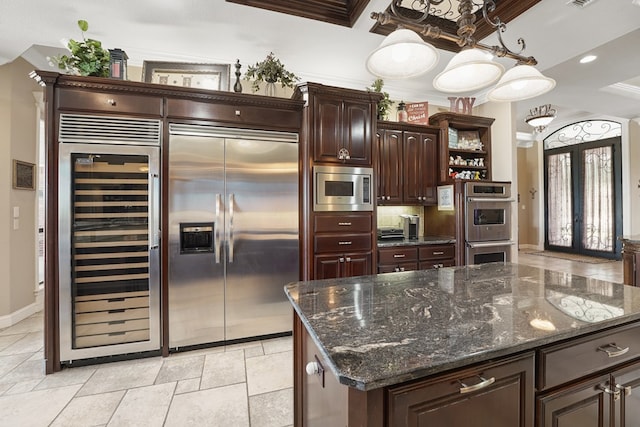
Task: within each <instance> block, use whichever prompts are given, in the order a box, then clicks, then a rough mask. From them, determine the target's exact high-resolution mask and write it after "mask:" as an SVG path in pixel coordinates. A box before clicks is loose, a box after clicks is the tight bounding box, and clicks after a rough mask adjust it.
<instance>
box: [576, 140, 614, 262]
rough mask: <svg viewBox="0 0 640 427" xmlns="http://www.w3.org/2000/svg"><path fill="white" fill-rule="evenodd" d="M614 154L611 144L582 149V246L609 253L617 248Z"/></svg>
mask: <svg viewBox="0 0 640 427" xmlns="http://www.w3.org/2000/svg"><path fill="white" fill-rule="evenodd" d="M612 155H613V150H612V148H611V146H608V147H599V148H593V149H589V150H584V152H583V157H582V161H583V169H584V172H583V173H584V177H583V180H584V198H583V206H582V209H583V222H582V245H583V247H584V248H585V249H589V250H596V251H607V252H612V251H613V249H614V240H613V239H614V231H613V226H614V218H613V202H614V200H613V198H614V191H613V167H612Z"/></svg>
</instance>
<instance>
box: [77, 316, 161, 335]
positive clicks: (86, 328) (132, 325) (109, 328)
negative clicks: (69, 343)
mask: <svg viewBox="0 0 640 427" xmlns="http://www.w3.org/2000/svg"><path fill="white" fill-rule="evenodd" d="M142 329H146V330H148V329H149V319H148V318H147V319H135V320H112V321H110V322H102V323H91V324H88V325H76V337H85V336H89V335H98V334H112V333H116V332H129V331H138V330H142Z"/></svg>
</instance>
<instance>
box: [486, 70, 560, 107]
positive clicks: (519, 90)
mask: <svg viewBox="0 0 640 427" xmlns="http://www.w3.org/2000/svg"><path fill="white" fill-rule="evenodd" d="M555 86H556V81H555V80H553V79H552V78H549V77H545V76H543V75H542V73H541V72H540V71H538V70H536V69H535V68H534V67H532V66H530V65H524V64H520V65H516V66H515V67H513V68H511V69H510V70H507V72H506V73H504V75H503V76H502V78H501V79H500V81H498V84H497V85H496V86H495V87H494V88H493V89H491V91H489V94H488V95H487V98H488V99H489V100H490V101H495V102H514V101H522V100H523V99H529V98H533V97H536V96H540V95H542V94H545V93H547V92H549V91H550V90H551V89H553V88H554V87H555Z"/></svg>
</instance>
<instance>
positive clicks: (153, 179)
mask: <svg viewBox="0 0 640 427" xmlns="http://www.w3.org/2000/svg"><path fill="white" fill-rule="evenodd" d="M159 180H160V179H159V177H158V174H157V173H150V174H149V197H148V199H149V210H150V215H149V249H158V246H159V244H160V243H159V238H160V237H159V235H160V233H159V230H158V223H159V221H158V216H159V213H160V206H158V202H159V201H160V198H159V195H158V181H159Z"/></svg>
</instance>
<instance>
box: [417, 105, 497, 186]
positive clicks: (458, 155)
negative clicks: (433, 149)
mask: <svg viewBox="0 0 640 427" xmlns="http://www.w3.org/2000/svg"><path fill="white" fill-rule="evenodd" d="M494 120H495V119H493V118H488V117H478V116H471V115H467V114H459V113H437V114H434V115H433V116H431V117H430V118H429V124H431V125H434V126H437V127H439V128H440V141H439V144H440V145H439V152H440V153H439V156H438V157H439V166H440V167H439V169H440V177H439V180H440V182H448V181H451V180H453V179H456V178H453V177H452V176H451V173H453V174H455V173H463V174H462V175H459V176H458V179H477V178H479V179H485V180H491V124H492V123H493V122H494ZM468 141H471V142H468ZM466 172H468V173H466ZM476 173H477V174H476Z"/></svg>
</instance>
